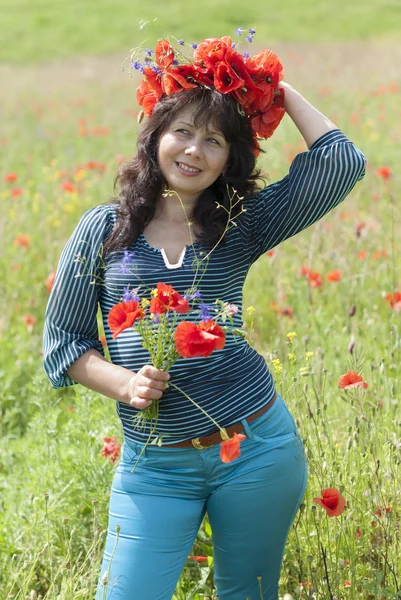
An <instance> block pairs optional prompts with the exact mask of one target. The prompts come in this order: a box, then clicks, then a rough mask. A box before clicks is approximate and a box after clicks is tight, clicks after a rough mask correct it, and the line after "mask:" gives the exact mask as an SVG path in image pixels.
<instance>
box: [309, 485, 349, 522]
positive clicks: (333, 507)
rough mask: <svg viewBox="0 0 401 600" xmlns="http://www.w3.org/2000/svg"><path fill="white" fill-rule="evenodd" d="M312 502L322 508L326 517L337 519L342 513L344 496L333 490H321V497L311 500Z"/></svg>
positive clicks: (344, 503)
mask: <svg viewBox="0 0 401 600" xmlns="http://www.w3.org/2000/svg"><path fill="white" fill-rule="evenodd" d="M313 502H316V504H320V506H323V508H324V509H325V511H326V513H327V516H328V517H338V516H339V515H341V513H342V512H343V511H344V508H345V505H346V502H345V498H344V496H342V495H341V494H340V492H339V491H338V490H336V489H335V488H327V489H325V490H322V497H321V498H313Z"/></svg>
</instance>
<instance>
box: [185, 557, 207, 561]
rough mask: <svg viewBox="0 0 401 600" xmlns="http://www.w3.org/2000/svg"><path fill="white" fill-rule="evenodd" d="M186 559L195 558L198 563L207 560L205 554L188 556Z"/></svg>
mask: <svg viewBox="0 0 401 600" xmlns="http://www.w3.org/2000/svg"><path fill="white" fill-rule="evenodd" d="M188 560H196V562H198V563H203V562H207V556H188Z"/></svg>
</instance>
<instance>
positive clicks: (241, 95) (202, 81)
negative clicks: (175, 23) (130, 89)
mask: <svg viewBox="0 0 401 600" xmlns="http://www.w3.org/2000/svg"><path fill="white" fill-rule="evenodd" d="M252 31H253V30H252ZM249 37H250V36H248V37H247V39H248V38H249ZM248 41H249V39H248ZM178 43H179V44H180V45H184V41H183V40H179V42H178ZM235 47H236V45H235V44H234V43H233V41H232V39H231V37H228V36H225V37H222V38H209V39H205V40H203V41H202V42H201V43H200V44H199V45H198V44H192V48H193V59H188V58H186V57H185V56H184V55H183V54H181V52H177V50H175V49H174V48H173V46H172V45H171V43H170V42H169V41H168V40H159V41H158V43H157V45H156V49H155V52H153V50H149V49H146V50H145V51H143V52H144V56H143V57H141V58H142V60H134V59H133V55H132V54H131V67H133V68H134V69H136V70H139V71H140V72H141V73H143V75H144V76H145V77H144V79H143V80H142V82H141V84H140V86H139V88H138V89H137V95H136V97H137V101H138V104H139V105H140V106H141V107H142V109H143V113H144V114H145V115H146V116H147V117H149V116H150V115H151V114H152V112H153V109H154V107H155V104H156V102H158V101H159V100H160V98H162V97H163V96H170V95H171V94H175V93H177V92H181V91H183V90H188V89H191V88H196V87H199V86H204V87H207V88H211V87H214V88H215V89H216V90H217V91H219V92H220V93H221V94H228V95H229V96H232V97H233V98H234V99H235V100H236V101H237V103H238V105H239V111H240V113H241V114H242V115H243V116H246V117H247V118H248V119H250V122H251V126H252V129H253V132H254V135H255V138H256V137H260V138H264V139H267V138H269V137H270V136H271V135H273V133H274V131H275V129H276V128H277V126H278V125H279V123H280V121H281V119H282V118H283V116H284V114H285V108H284V89H282V88H279V87H278V86H279V82H280V81H281V80H282V79H283V77H284V67H283V65H282V63H281V61H280V59H279V58H278V56H277V55H276V54H274V52H272V51H271V50H262V51H261V52H258V54H255V56H253V57H250V56H249V54H248V53H244V54H241V53H240V52H238V51H237V50H236V49H235ZM153 55H154V58H153ZM137 58H138V57H137Z"/></svg>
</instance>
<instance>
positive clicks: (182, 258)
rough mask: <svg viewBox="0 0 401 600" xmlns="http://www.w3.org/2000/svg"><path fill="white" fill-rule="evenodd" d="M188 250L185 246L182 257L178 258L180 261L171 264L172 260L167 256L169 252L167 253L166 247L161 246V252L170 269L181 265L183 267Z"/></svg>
mask: <svg viewBox="0 0 401 600" xmlns="http://www.w3.org/2000/svg"><path fill="white" fill-rule="evenodd" d="M186 250H187V247H186V246H184V248H183V249H182V251H181V254H180V258H179V259H178V262H177V263H174V264H171V263H170V261H169V259H168V258H167V254H166V252H165V250H164V248H160V252H161V255H162V257H163V260H164V264H165V265H166V267H167V268H168V269H179V268H180V267H182V263H183V261H184V256H185V252H186Z"/></svg>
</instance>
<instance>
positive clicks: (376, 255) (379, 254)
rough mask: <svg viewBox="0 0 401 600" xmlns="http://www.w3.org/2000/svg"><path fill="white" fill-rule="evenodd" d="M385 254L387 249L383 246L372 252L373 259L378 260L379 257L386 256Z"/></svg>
mask: <svg viewBox="0 0 401 600" xmlns="http://www.w3.org/2000/svg"><path fill="white" fill-rule="evenodd" d="M386 256H387V250H386V249H385V248H382V249H381V250H375V251H374V253H373V259H374V260H379V258H386Z"/></svg>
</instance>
